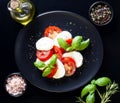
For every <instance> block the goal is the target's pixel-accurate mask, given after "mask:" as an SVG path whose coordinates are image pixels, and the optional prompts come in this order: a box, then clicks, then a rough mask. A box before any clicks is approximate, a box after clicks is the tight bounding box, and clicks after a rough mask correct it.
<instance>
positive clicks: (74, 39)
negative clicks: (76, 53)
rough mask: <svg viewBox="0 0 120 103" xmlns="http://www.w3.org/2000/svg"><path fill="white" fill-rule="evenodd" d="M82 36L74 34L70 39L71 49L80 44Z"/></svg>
mask: <svg viewBox="0 0 120 103" xmlns="http://www.w3.org/2000/svg"><path fill="white" fill-rule="evenodd" d="M82 39H83V37H82V36H75V37H74V38H73V40H72V48H73V49H75V50H76V49H77V48H79V47H80V45H81V41H82Z"/></svg>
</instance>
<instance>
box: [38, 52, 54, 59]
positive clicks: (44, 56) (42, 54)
mask: <svg viewBox="0 0 120 103" xmlns="http://www.w3.org/2000/svg"><path fill="white" fill-rule="evenodd" d="M52 54H53V51H52V50H48V51H45V50H43V51H40V50H37V51H36V56H37V58H38V59H39V60H42V61H46V60H48V59H49V58H50V57H51V56H52Z"/></svg>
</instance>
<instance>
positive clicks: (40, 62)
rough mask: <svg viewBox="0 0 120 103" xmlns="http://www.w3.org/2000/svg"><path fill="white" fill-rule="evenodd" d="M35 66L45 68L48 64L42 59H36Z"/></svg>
mask: <svg viewBox="0 0 120 103" xmlns="http://www.w3.org/2000/svg"><path fill="white" fill-rule="evenodd" d="M34 66H35V67H37V68H38V69H40V70H43V69H44V67H45V66H46V65H45V63H44V62H42V61H40V60H36V61H35V62H34Z"/></svg>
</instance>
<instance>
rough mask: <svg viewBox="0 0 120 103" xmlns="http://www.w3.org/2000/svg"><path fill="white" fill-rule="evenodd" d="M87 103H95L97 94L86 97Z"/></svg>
mask: <svg viewBox="0 0 120 103" xmlns="http://www.w3.org/2000/svg"><path fill="white" fill-rule="evenodd" d="M86 103H95V93H94V92H91V93H89V94H88V96H87V97H86Z"/></svg>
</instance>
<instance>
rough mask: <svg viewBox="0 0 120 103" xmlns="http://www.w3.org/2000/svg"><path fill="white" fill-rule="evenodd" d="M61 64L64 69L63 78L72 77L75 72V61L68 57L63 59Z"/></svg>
mask: <svg viewBox="0 0 120 103" xmlns="http://www.w3.org/2000/svg"><path fill="white" fill-rule="evenodd" d="M62 63H63V64H64V67H65V76H72V75H73V74H74V73H75V71H76V64H75V61H74V60H73V59H72V58H70V57H64V58H62Z"/></svg>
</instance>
